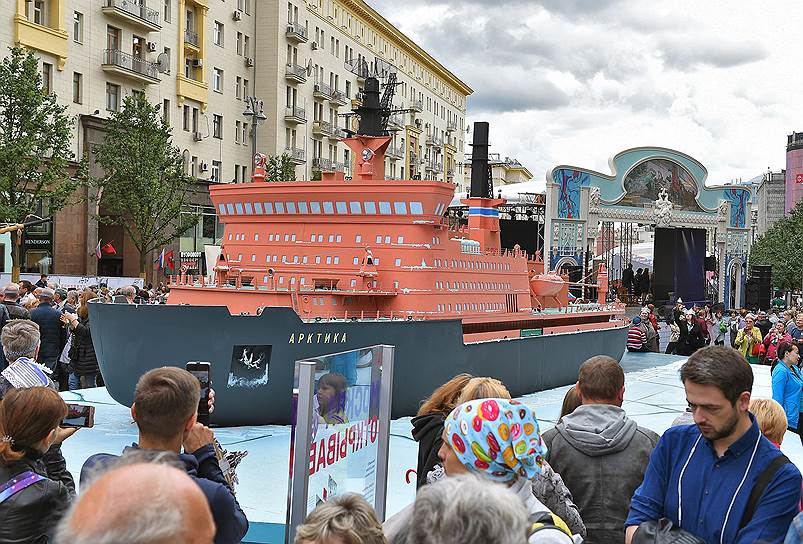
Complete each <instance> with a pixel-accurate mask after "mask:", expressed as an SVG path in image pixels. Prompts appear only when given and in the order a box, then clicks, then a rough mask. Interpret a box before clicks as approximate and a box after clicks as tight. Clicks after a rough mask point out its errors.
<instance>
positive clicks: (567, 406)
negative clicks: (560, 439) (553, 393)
mask: <svg viewBox="0 0 803 544" xmlns="http://www.w3.org/2000/svg"><path fill="white" fill-rule="evenodd" d="M576 385H577V384H575V386H576ZM575 386H572V387H570V388H569V390H568V391H566V395H564V397H563V405H562V406H561V407H560V417H559V418H558V422H560V421H562V420H563V418H564V417H565V416H568V415H569V414H571V413H572V412H574V411H575V410H577V408H578V407H579V406H580V405H582V404H583V401H582V400H580V394H579V393H578V392H577V387H575Z"/></svg>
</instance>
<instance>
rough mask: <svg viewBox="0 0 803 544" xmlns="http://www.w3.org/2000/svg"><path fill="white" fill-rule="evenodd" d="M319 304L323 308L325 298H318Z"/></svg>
mask: <svg viewBox="0 0 803 544" xmlns="http://www.w3.org/2000/svg"><path fill="white" fill-rule="evenodd" d="M318 304H320V305H321V306H323V297H318Z"/></svg>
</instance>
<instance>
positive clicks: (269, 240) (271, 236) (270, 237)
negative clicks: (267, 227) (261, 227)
mask: <svg viewBox="0 0 803 544" xmlns="http://www.w3.org/2000/svg"><path fill="white" fill-rule="evenodd" d="M272 241H273V235H272V234H268V242H272Z"/></svg>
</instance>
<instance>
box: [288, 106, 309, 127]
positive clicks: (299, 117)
mask: <svg viewBox="0 0 803 544" xmlns="http://www.w3.org/2000/svg"><path fill="white" fill-rule="evenodd" d="M284 120H285V121H287V122H288V123H293V124H295V125H297V124H299V123H306V122H307V112H306V111H304V108H298V107H295V106H287V107H286V108H285V109H284Z"/></svg>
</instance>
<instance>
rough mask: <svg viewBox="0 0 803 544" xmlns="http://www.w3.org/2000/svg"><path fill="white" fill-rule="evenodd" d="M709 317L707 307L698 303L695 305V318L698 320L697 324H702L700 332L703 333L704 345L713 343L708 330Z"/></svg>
mask: <svg viewBox="0 0 803 544" xmlns="http://www.w3.org/2000/svg"><path fill="white" fill-rule="evenodd" d="M707 317H708V314H707V308H701V307H700V306H697V305H695V306H694V318H695V319H696V320H697V324H698V325H700V332H701V333H702V335H703V345H704V346H708V345H710V344H711V334H710V333H709V331H708V322H707V321H706V318H707Z"/></svg>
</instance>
